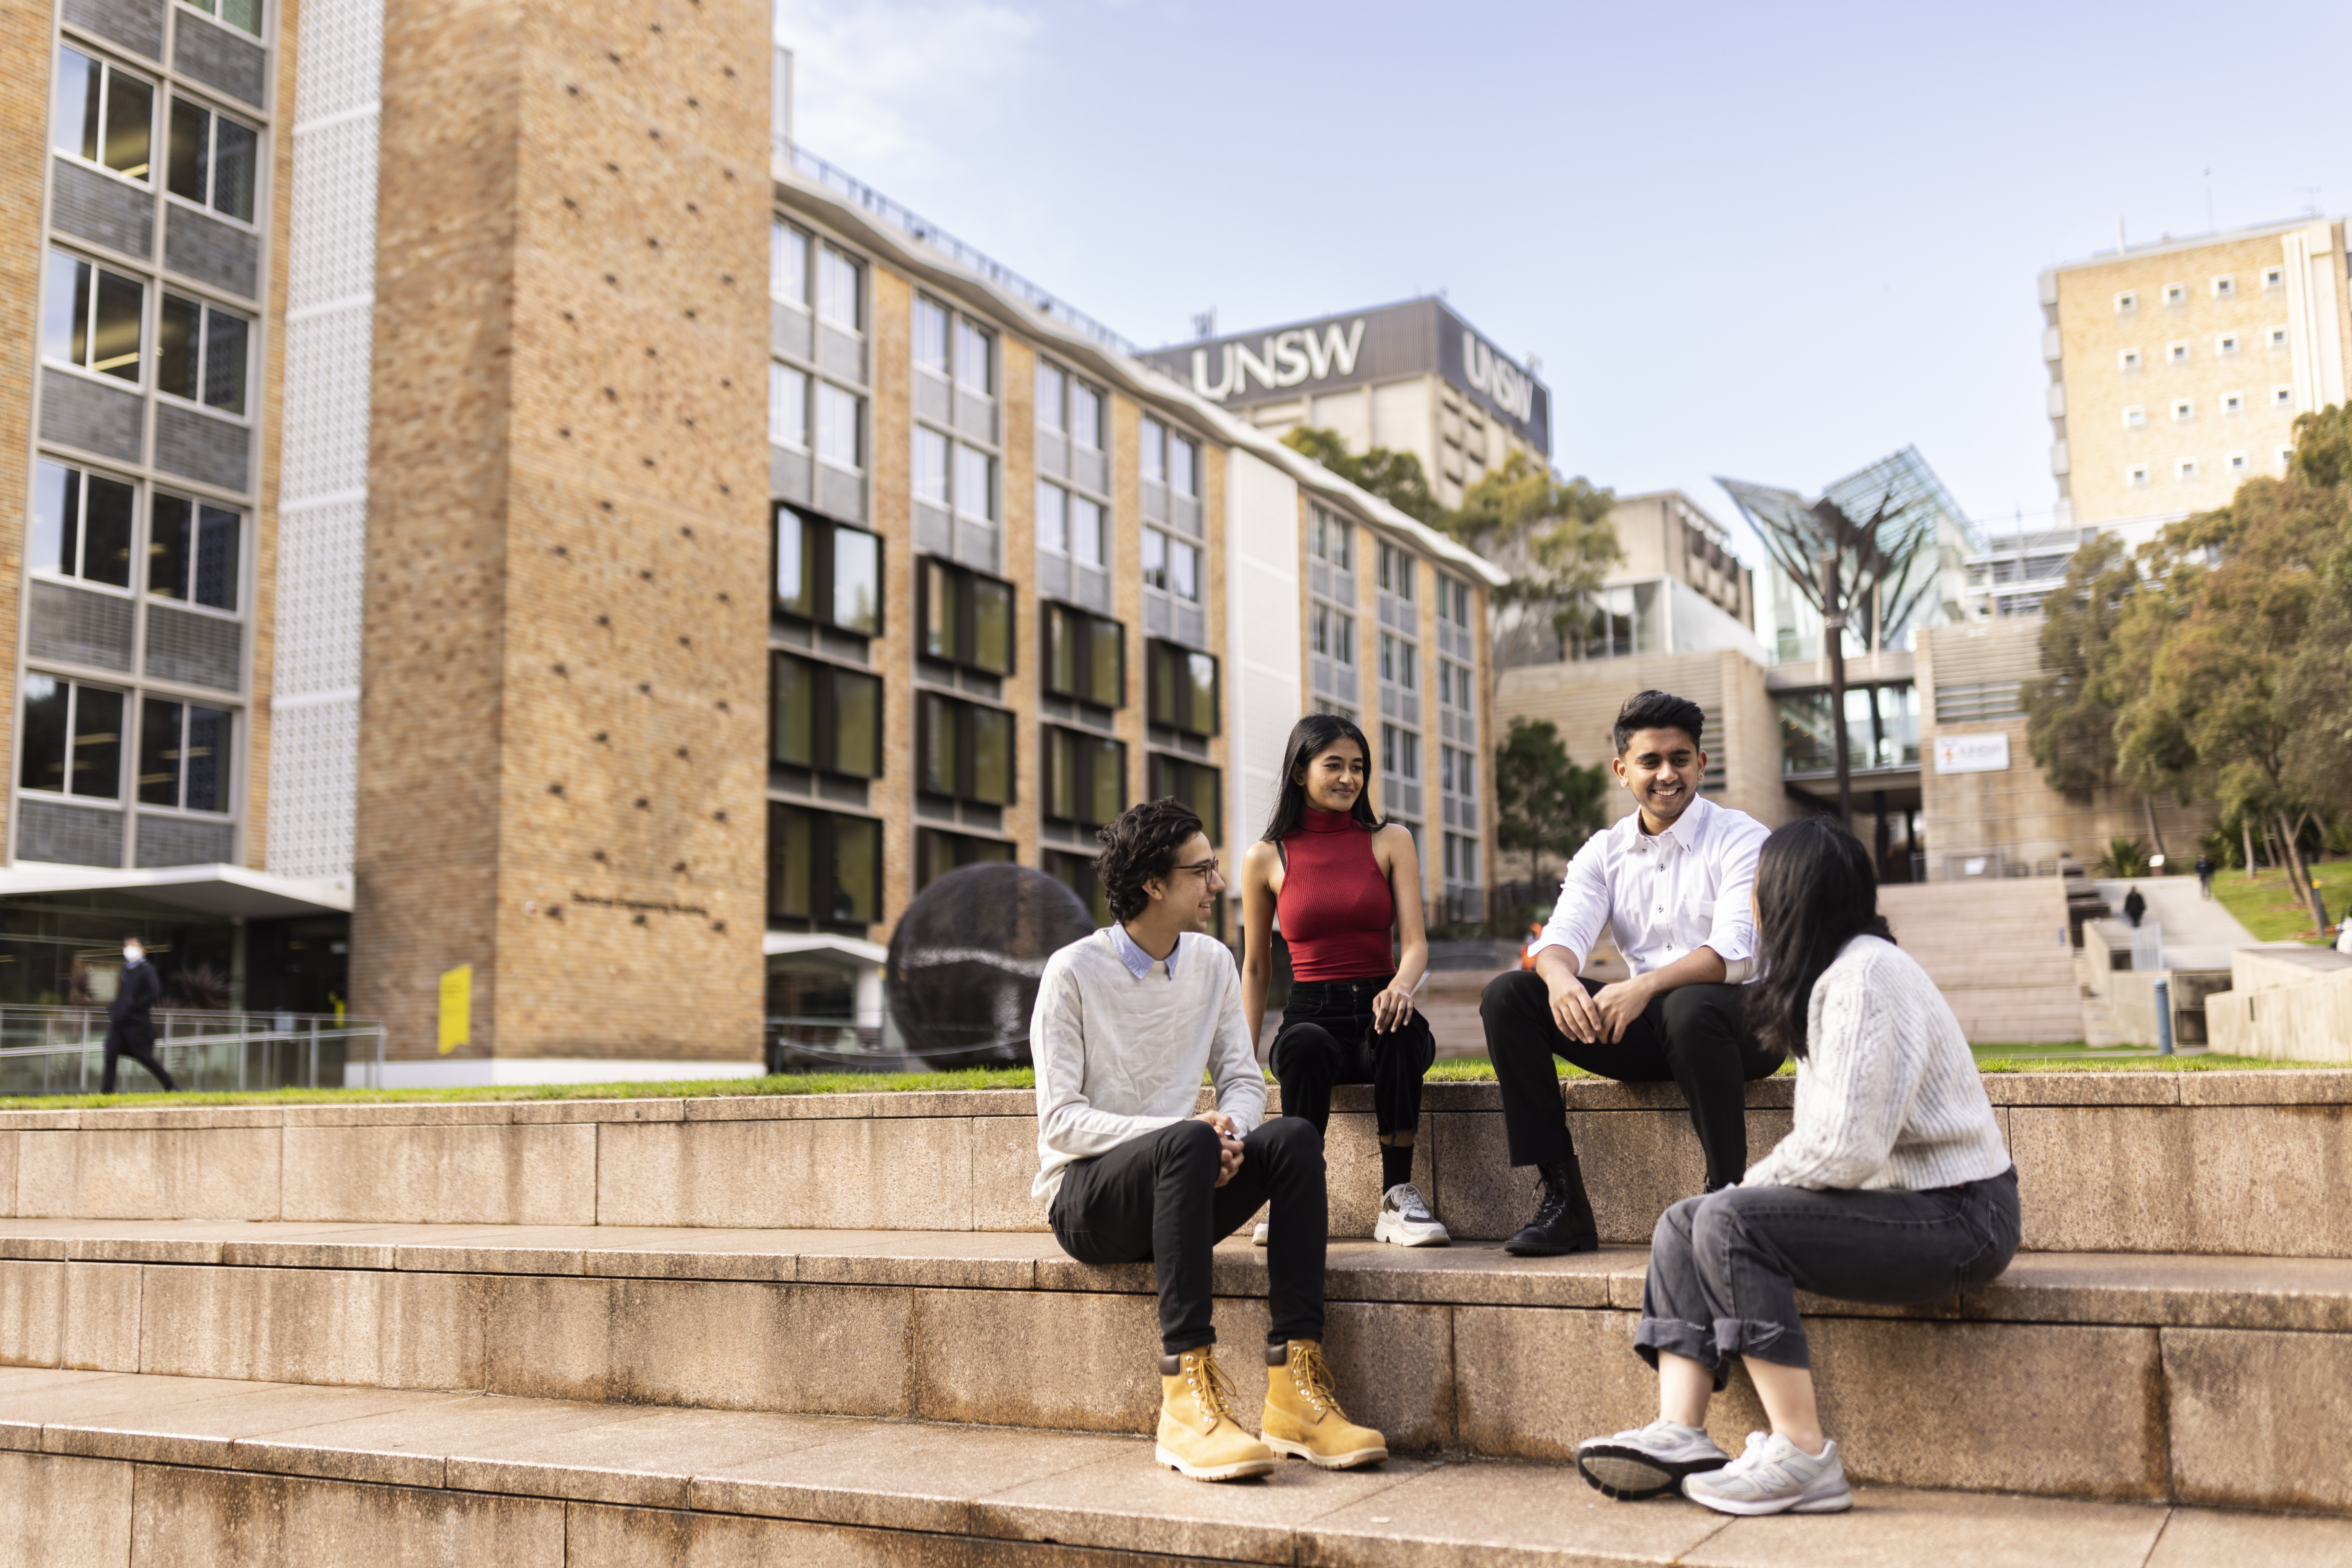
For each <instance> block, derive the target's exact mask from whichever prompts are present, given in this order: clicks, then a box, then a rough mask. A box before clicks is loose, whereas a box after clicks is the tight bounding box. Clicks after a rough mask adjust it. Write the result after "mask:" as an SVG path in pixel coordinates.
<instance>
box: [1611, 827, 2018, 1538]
mask: <svg viewBox="0 0 2352 1568" xmlns="http://www.w3.org/2000/svg"><path fill="white" fill-rule="evenodd" d="M1755 897H1756V918H1757V927H1758V932H1759V936H1758V946H1759V956H1760V959H1761V964H1760V967H1761V969H1762V972H1763V977H1762V978H1761V979H1760V980H1759V981H1758V982H1757V984H1756V985H1755V986H1754V988H1753V990H1752V993H1751V995H1750V998H1749V1004H1748V1005H1749V1007H1750V1009H1751V1010H1752V1011H1753V1012H1754V1013H1755V1014H1756V1016H1757V1019H1758V1024H1759V1029H1760V1030H1761V1032H1762V1034H1763V1037H1764V1038H1765V1039H1766V1041H1767V1042H1769V1044H1770V1045H1771V1046H1773V1047H1781V1048H1786V1049H1788V1050H1790V1051H1793V1052H1794V1053H1795V1054H1796V1057H1797V1059H1798V1064H1799V1065H1798V1068H1797V1103H1796V1117H1795V1125H1794V1126H1793V1127H1791V1128H1790V1132H1789V1135H1788V1136H1787V1137H1786V1138H1783V1139H1782V1140H1780V1143H1779V1145H1778V1146H1777V1147H1775V1148H1774V1149H1773V1151H1772V1152H1770V1153H1769V1154H1767V1155H1765V1156H1764V1158H1763V1159H1761V1160H1759V1161H1758V1162H1757V1163H1756V1164H1755V1166H1754V1167H1753V1168H1752V1169H1750V1170H1749V1171H1748V1173H1746V1175H1745V1176H1744V1177H1743V1178H1742V1179H1741V1181H1740V1183H1739V1184H1738V1186H1736V1187H1729V1188H1727V1189H1725V1190H1724V1191H1722V1192H1717V1193H1710V1194H1706V1195H1704V1196H1701V1197H1696V1198H1685V1199H1684V1200H1683V1201H1682V1202H1680V1203H1678V1204H1676V1205H1674V1206H1673V1207H1672V1208H1670V1209H1668V1210H1667V1211H1666V1212H1665V1213H1664V1215H1661V1216H1660V1217H1659V1220H1658V1225H1657V1230H1656V1232H1655V1234H1654V1236H1653V1237H1652V1238H1651V1245H1650V1268H1649V1278H1648V1280H1647V1282H1646V1283H1645V1284H1644V1285H1643V1289H1642V1320H1641V1322H1640V1324H1639V1325H1638V1326H1637V1327H1636V1328H1635V1329H1634V1331H1633V1348H1634V1351H1635V1352H1636V1353H1637V1354H1639V1355H1640V1356H1641V1357H1642V1359H1643V1360H1644V1361H1646V1362H1648V1363H1650V1364H1651V1365H1652V1366H1653V1367H1654V1368H1656V1369H1657V1373H1658V1419H1657V1420H1655V1421H1654V1422H1652V1423H1651V1424H1650V1425H1649V1426H1644V1427H1641V1428H1638V1429H1636V1430H1634V1431H1631V1432H1620V1433H1618V1434H1616V1435H1615V1436H1611V1437H1595V1438H1591V1439H1590V1440H1588V1441H1587V1442H1585V1443H1582V1444H1580V1445H1579V1447H1578V1448H1577V1468H1578V1469H1580V1471H1582V1472H1583V1475H1584V1479H1586V1480H1587V1481H1589V1482H1591V1484H1592V1485H1593V1486H1594V1487H1596V1488H1598V1489H1600V1490H1601V1491H1602V1492H1604V1493H1606V1494H1607V1495H1608V1496H1610V1497H1615V1498H1628V1499H1633V1498H1644V1497H1654V1496H1657V1495H1658V1494H1660V1493H1662V1492H1667V1491H1672V1490H1673V1489H1675V1486H1676V1485H1677V1484H1679V1485H1680V1486H1681V1488H1682V1490H1683V1493H1684V1495H1685V1496H1686V1497H1688V1498H1690V1499H1691V1500H1693V1501H1695V1502H1698V1503H1702V1504H1704V1505H1705V1506H1706V1507H1708V1508H1711V1509H1714V1510H1717V1511H1718V1512H1722V1513H1733V1514H1762V1513H1780V1512H1782V1511H1784V1510H1793V1511H1795V1512H1799V1513H1831V1512H1835V1511H1837V1510H1841V1509H1845V1508H1850V1507H1852V1506H1853V1494H1852V1492H1851V1491H1850V1490H1849V1489H1847V1486H1846V1480H1845V1468H1844V1465H1843V1462H1842V1461H1841V1460H1840V1459H1839V1458H1838V1451H1837V1445H1836V1444H1835V1443H1833V1442H1832V1441H1830V1440H1829V1438H1828V1437H1826V1436H1823V1434H1822V1423H1821V1414H1820V1411H1819V1409H1818V1408H1817V1407H1816V1405H1815V1403H1814V1396H1813V1377H1812V1373H1811V1364H1812V1363H1811V1354H1810V1352H1809V1351H1808V1349H1807V1346H1806V1342H1805V1328H1804V1324H1803V1323H1802V1322H1801V1321H1799V1319H1798V1316H1797V1292H1798V1291H1800V1290H1809V1291H1811V1292H1813V1293H1814V1294H1816V1295H1821V1296H1831V1297H1835V1298H1838V1299H1840V1300H1849V1301H1869V1302H1875V1303H1880V1304H1883V1305H1888V1306H1909V1305H1916V1304H1918V1303H1921V1302H1927V1301H1948V1300H1951V1299H1952V1298H1953V1297H1955V1296H1961V1295H1966V1294H1967V1293H1968V1292H1969V1291H1971V1290H1975V1289H1981V1288H1982V1287H1983V1286H1984V1285H1986V1284H1988V1283H1990V1281H1991V1280H1992V1279H1995V1278H1996V1277H1998V1276H1999V1275H2000V1271H2001V1270H2002V1269H2004V1268H2008V1267H2009V1260H2010V1258H2011V1257H2013V1256H2014V1255H2015V1254H2016V1251H2017V1243H2018V1237H2019V1215H2018V1205H2017V1170H2016V1167H2015V1166H2013V1165H2011V1163H2010V1159H2009V1151H2008V1148H2007V1146H2006V1145H2005V1144H2004V1143H2003V1142H2002V1141H2001V1135H2000V1123H1999V1122H1997V1121H1994V1120H1993V1113H1992V1105H1991V1103H1990V1101H1989V1100H1987V1099H1986V1097H1985V1091H1984V1082H1983V1079H1981V1078H1979V1075H1978V1073H1977V1068H1976V1062H1975V1059H1974V1058H1972V1057H1971V1056H1970V1055H1969V1045H1968V1040H1967V1037H1965V1036H1963V1035H1962V1034H1961V1032H1960V1026H1959V1022H1958V1019H1956V1018H1954V1017H1953V1016H1952V1010H1951V1008H1950V1007H1949V1006H1948V1005H1947V1004H1946V1003H1945V1001H1944V997H1943V994H1942V993H1941V992H1939V991H1937V989H1936V983H1935V982H1934V981H1932V980H1930V979H1929V978H1928V977H1927V971H1925V970H1924V969H1921V968H1920V967H1919V964H1918V963H1917V961H1916V960H1915V959H1913V958H1912V957H1911V956H1910V954H1908V953H1906V952H1904V951H1903V950H1902V949H1900V948H1898V947H1896V946H1895V940H1894V933H1893V932H1892V931H1889V930H1888V929H1887V925H1886V922H1885V921H1884V920H1883V919H1881V918H1880V917H1879V913H1878V887H1877V882H1876V880H1875V879H1874V877H1873V876H1872V874H1871V867H1870V855H1869V853H1868V851H1866V850H1864V848H1863V847H1862V845H1861V843H1860V842H1859V841H1857V840H1856V839H1855V838H1854V837H1853V835H1851V834H1849V833H1847V832H1846V831H1845V830H1844V829H1843V828H1842V827H1840V826H1837V825H1836V824H1835V823H1833V822H1831V821H1827V820H1825V819H1822V818H1818V817H1814V818H1808V819H1806V820H1803V821H1799V822H1792V823H1790V824H1789V825H1788V826H1784V827H1780V828H1777V829H1775V830H1774V832H1773V833H1772V836H1771V837H1769V839H1767V840H1766V841H1765V845H1764V848H1763V851H1762V853H1761V855H1760V856H1759V858H1758V861H1757V868H1756V895H1755ZM1732 1356H1738V1357H1740V1358H1741V1359H1742V1360H1743V1361H1745V1362H1746V1363H1747V1365H1748V1379H1749V1381H1750V1382H1752V1383H1753V1384H1755V1385H1756V1393H1757V1397H1758V1398H1759V1399H1760V1400H1761V1401H1762V1402H1763V1405H1764V1414H1765V1415H1766V1416H1768V1417H1769V1419H1770V1421H1771V1426H1772V1430H1771V1431H1770V1433H1769V1434H1766V1433H1763V1432H1758V1433H1755V1434H1753V1435H1751V1436H1749V1437H1748V1444H1747V1448H1746V1450H1745V1452H1743V1453H1742V1454H1741V1455H1740V1457H1739V1458H1737V1459H1733V1458H1730V1457H1729V1456H1728V1455H1727V1454H1725V1453H1724V1451H1723V1450H1722V1449H1721V1448H1718V1447H1716V1445H1715V1442H1714V1440H1713V1439H1712V1438H1710V1437H1708V1436H1707V1435H1706V1430H1705V1427H1706V1406H1707V1400H1708V1398H1709V1396H1710V1395H1711V1394H1719V1393H1721V1392H1722V1390H1723V1386H1724V1384H1725V1382H1726V1381H1727V1363H1728V1359H1729V1358H1730V1357H1732ZM1946 1393H1947V1395H1948V1397H1950V1398H1954V1399H1959V1400H1965V1399H1966V1398H1967V1396H1968V1395H1967V1390H1966V1387H1965V1386H1964V1385H1963V1386H1960V1387H1956V1388H1952V1389H1949V1390H1947V1391H1946Z"/></svg>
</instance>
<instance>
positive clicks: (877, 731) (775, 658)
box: [768, 647, 889, 783]
mask: <svg viewBox="0 0 2352 1568" xmlns="http://www.w3.org/2000/svg"><path fill="white" fill-rule="evenodd" d="M786 663H791V664H795V665H798V666H800V667H802V668H803V669H804V670H805V671H807V672H808V675H809V677H810V680H809V754H808V758H807V760H806V761H802V760H799V759H796V758H793V757H788V756H785V755H784V754H783V745H782V730H783V721H784V713H783V689H784V687H783V681H782V679H781V677H782V667H783V666H784V665H785V664H786ZM847 682H864V683H865V684H866V686H867V687H869V688H870V689H871V691H872V694H873V714H874V721H873V734H872V737H871V742H870V744H871V747H872V754H871V755H870V757H866V758H855V757H849V756H846V755H845V753H844V750H843V747H842V729H841V720H842V710H843V703H842V690H841V689H842V686H843V685H844V684H845V683H847ZM888 701H889V691H888V687H887V683H885V682H884V680H883V679H882V678H881V677H880V676H879V675H877V674H875V673H874V672H873V671H871V670H865V669H856V668H850V667H849V666H846V665H841V664H835V663H833V662H831V661H829V660H826V659H821V658H810V657H809V656H808V655H806V654H804V653H801V652H799V651H798V650H796V649H793V648H782V647H772V648H770V649H769V650H768V762H769V763H770V765H771V766H774V767H785V768H806V769H808V770H810V771H811V772H814V773H834V774H837V775H839V776H840V777H843V778H853V779H864V780H866V781H867V782H869V783H870V782H872V781H874V780H876V779H878V778H880V777H882V775H883V744H882V737H883V733H884V729H885V726H886V724H887V704H888ZM861 763H863V764H865V765H863V766H861V765H860V764H861Z"/></svg>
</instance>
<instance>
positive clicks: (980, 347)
mask: <svg viewBox="0 0 2352 1568" xmlns="http://www.w3.org/2000/svg"><path fill="white" fill-rule="evenodd" d="M995 356H996V343H995V340H993V339H992V338H991V337H990V336H989V335H988V333H986V332H984V331H982V330H981V329H980V328H978V327H976V326H974V325H972V323H971V322H970V321H965V320H964V319H963V318H962V317H961V316H959V317H957V318H956V346H955V378H956V384H957V385H958V386H961V387H962V388H963V389H964V390H965V391H966V392H975V393H978V394H979V395H982V397H986V396H989V395H992V393H993V392H994V391H995V389H996V381H995V376H994V370H995V367H994V364H993V361H994V359H995Z"/></svg>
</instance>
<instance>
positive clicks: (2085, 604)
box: [2024, 533, 2139, 791]
mask: <svg viewBox="0 0 2352 1568" xmlns="http://www.w3.org/2000/svg"><path fill="white" fill-rule="evenodd" d="M2138 588H2139V574H2138V573H2137V571H2136V570H2134V569H2133V566H2132V563H2131V558H2130V557H2129V556H2128V555H2127V554H2126V553H2125V552H2124V546H2123V542H2122V541H2121V540H2119V539H2117V538H2116V536H2115V535H2114V534H2112V533H2100V534H2097V535H2095V536H2094V537H2093V538H2092V539H2090V540H2089V541H2088V542H2085V543H2084V545H2083V546H2082V547H2081V548H2080V549H2078V550H2076V551H2075V552H2074V559H2072V560H2071V561H2069V562H2067V563H2066V581H2065V582H2064V584H2063V585H2061V586H2060V588H2059V590H2058V591H2057V592H2056V593H2054V594H2053V595H2050V596H2049V597H2048V598H2047V599H2045V600H2043V601H2042V617H2043V618H2042V670H2043V672H2044V673H2043V674H2042V676H2041V677H2039V678H2038V679H2033V680H2030V681H2028V682H2026V684H2025V691H2024V700H2025V712H2026V721H2025V743H2026V746H2027V749H2029V750H2030V751H2032V753H2033V760H2034V761H2035V762H2036V763H2040V764H2041V765H2042V774H2043V776H2044V777H2046V778H2047V779H2048V780H2049V781H2050V787H2051V788H2052V789H2056V790H2069V791H2081V790H2087V789H2094V788H2096V787H2097V786H2098V785H2100V784H2107V783H2111V782H2112V781H2113V779H2114V777H2115V771H2116V717H2117V715H2119V714H2120V713H2121V712H2122V711H2123V708H2124V703H2125V700H2126V698H2127V697H2128V696H2129V695H2130V692H2129V689H2128V688H2127V686H2126V683H2125V681H2124V679H2123V675H2124V671H2123V668H2122V666H2123V661H2122V659H2121V658H2120V657H2119V654H2120V650H2119V649H2118V647H2117V646H2116V626H2117V625H2118V624H2119V623H2120V622H2121V621H2122V619H2123V616H2124V611H2125V609H2126V606H2127V605H2128V604H2129V603H2130V600H2131V597H2132V595H2134V594H2135V593H2137V591H2138Z"/></svg>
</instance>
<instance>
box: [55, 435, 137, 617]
mask: <svg viewBox="0 0 2352 1568" xmlns="http://www.w3.org/2000/svg"><path fill="white" fill-rule="evenodd" d="M136 495H137V492H136V491H135V490H133V489H131V486H129V485H127V484H125V483H123V482H122V481H121V480H120V479H108V478H106V477H105V476H104V475H102V474H91V473H85V472H83V471H82V470H81V469H79V468H68V467H67V466H65V465H64V464H62V463H51V462H41V463H37V464H36V465H35V466H34V469H33V512H32V530H31V541H30V548H31V554H30V558H29V562H28V563H29V564H30V565H31V567H32V568H33V570H34V571H36V572H54V573H56V574H58V575H59V576H61V577H79V578H81V579H83V580H84V581H85V582H90V583H104V584H109V585H110V586H112V587H116V588H128V587H129V586H131V506H132V503H133V501H134V500H135V499H136Z"/></svg>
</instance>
